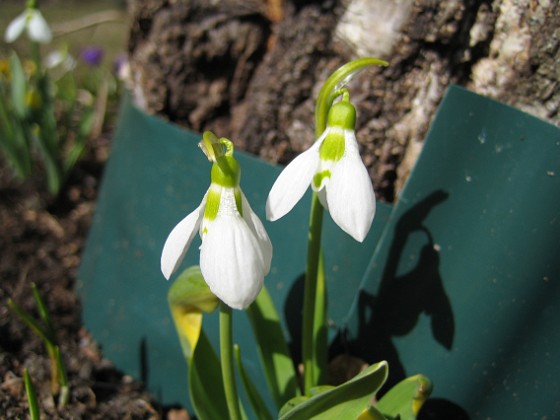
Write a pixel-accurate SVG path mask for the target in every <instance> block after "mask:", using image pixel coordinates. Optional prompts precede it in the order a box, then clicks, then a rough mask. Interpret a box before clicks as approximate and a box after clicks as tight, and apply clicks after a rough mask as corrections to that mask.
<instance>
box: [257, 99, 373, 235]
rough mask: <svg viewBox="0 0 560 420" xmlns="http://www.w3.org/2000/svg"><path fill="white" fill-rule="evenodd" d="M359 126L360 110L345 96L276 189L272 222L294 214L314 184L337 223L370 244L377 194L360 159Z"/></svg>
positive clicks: (269, 207)
mask: <svg viewBox="0 0 560 420" xmlns="http://www.w3.org/2000/svg"><path fill="white" fill-rule="evenodd" d="M355 124H356V110H355V109H354V106H353V105H352V104H351V103H350V101H349V97H348V92H344V94H343V97H342V100H341V101H339V102H337V103H335V104H334V105H333V106H332V107H331V109H330V111H329V115H328V119H327V128H326V130H325V131H324V132H323V134H321V136H320V137H319V138H318V139H317V141H316V142H315V143H314V144H313V145H312V146H311V147H310V148H309V149H308V150H306V151H305V152H303V153H302V154H301V155H299V156H298V157H297V158H295V159H294V160H293V161H292V162H291V163H290V164H289V165H288V166H287V167H286V168H285V169H284V170H283V171H282V173H281V174H280V176H279V177H278V179H277V180H276V182H275V183H274V185H273V186H272V189H271V190H270V193H269V195H268V200H267V202H266V214H267V216H266V217H267V219H268V220H271V221H274V220H277V219H279V218H281V217H282V216H284V215H285V214H286V213H288V212H289V211H290V210H291V209H292V208H293V207H294V206H295V205H296V203H297V202H298V201H299V200H300V199H301V197H302V196H303V195H304V194H305V191H306V190H307V187H308V186H309V185H310V184H311V187H312V188H313V190H314V191H317V192H318V195H319V199H320V200H321V204H322V205H323V207H325V208H326V209H327V210H328V211H329V213H330V214H331V217H332V219H333V220H334V222H335V223H336V224H337V225H338V226H339V227H340V228H341V229H342V230H343V231H344V232H346V233H348V234H349V235H350V236H352V237H353V238H354V239H356V240H357V241H359V242H362V241H363V240H364V238H365V237H366V235H367V233H368V232H369V229H370V227H371V223H372V221H373V216H374V215H375V194H374V192H373V187H372V185H371V180H370V177H369V174H368V172H367V170H366V168H365V166H364V164H363V162H362V160H361V158H360V152H359V149H358V142H357V140H356V134H355V131H354V127H355Z"/></svg>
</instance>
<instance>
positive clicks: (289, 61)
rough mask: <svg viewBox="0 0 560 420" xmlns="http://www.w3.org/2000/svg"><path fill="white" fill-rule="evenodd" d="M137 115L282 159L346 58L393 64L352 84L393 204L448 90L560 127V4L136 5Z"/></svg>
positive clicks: (306, 138) (369, 150) (481, 0)
mask: <svg viewBox="0 0 560 420" xmlns="http://www.w3.org/2000/svg"><path fill="white" fill-rule="evenodd" d="M130 12H131V13H132V16H133V26H132V29H131V34H130V44H129V53H130V64H131V69H132V72H131V74H132V80H131V85H132V88H133V91H134V97H135V99H136V102H137V104H138V105H139V106H141V107H143V108H144V109H145V110H146V111H148V112H151V113H155V114H158V115H161V116H163V117H165V118H168V119H170V120H171V121H175V122H177V123H179V124H182V125H184V126H187V127H189V128H192V129H194V130H198V131H202V130H207V129H210V130H213V131H215V132H216V134H218V135H219V136H225V137H228V138H230V139H232V140H233V141H234V142H235V143H236V144H237V145H238V146H239V147H241V148H244V149H245V150H248V151H250V152H252V153H254V154H257V155H259V156H261V157H263V158H264V159H267V160H269V161H272V162H280V163H287V162H289V161H290V160H291V159H292V158H293V157H294V156H295V155H296V154H298V153H300V152H301V151H303V150H305V149H306V148H307V147H308V146H309V145H310V144H311V143H312V142H313V140H314V138H313V126H312V121H313V107H314V101H315V99H316V97H317V93H318V90H319V89H320V86H321V84H322V83H323V82H324V80H325V79H326V77H328V75H329V74H330V73H331V72H332V71H334V70H335V69H336V68H337V67H338V66H340V65H342V64H343V63H344V62H346V61H348V60H351V59H354V58H357V57H360V56H366V55H367V56H376V57H378V58H383V59H385V60H387V61H389V62H390V66H389V67H387V68H376V69H372V70H369V71H368V72H367V74H365V75H361V76H360V77H358V78H357V80H356V81H354V82H352V84H351V85H350V92H351V98H352V100H353V101H354V102H355V103H356V105H357V110H358V124H357V126H358V127H357V128H358V133H357V136H358V139H359V141H360V144H361V147H362V157H363V159H364V161H365V163H366V166H367V167H368V169H369V171H370V174H371V176H372V179H373V181H374V186H375V189H376V192H377V194H378V196H379V197H380V198H382V199H384V200H386V201H393V200H394V198H395V194H396V192H397V191H398V189H399V188H400V187H401V186H402V184H403V182H404V180H405V179H406V177H407V176H408V173H409V171H410V168H411V167H412V165H413V163H414V161H415V160H416V158H417V156H418V152H419V151H420V149H421V144H422V140H423V138H424V137H425V135H426V132H427V130H428V127H429V125H430V122H431V121H432V118H433V116H434V114H435V111H436V108H437V106H438V104H439V102H440V101H441V99H442V97H443V94H444V92H445V90H446V88H447V86H448V85H449V84H450V83H455V84H459V85H463V86H466V87H467V88H469V89H471V90H473V91H475V92H477V93H480V94H483V95H487V96H490V97H493V98H495V99H498V100H500V101H503V102H505V103H508V104H510V105H513V106H516V107H519V108H521V109H523V110H525V111H527V112H529V113H532V114H534V115H536V116H538V117H540V118H543V119H547V120H549V121H551V122H553V123H555V124H559V123H560V115H559V113H558V108H559V104H560V85H559V80H560V68H559V66H558V65H557V63H558V62H560V59H559V58H560V57H559V56H560V5H559V3H558V2H557V1H553V0H493V1H491V0H486V1H485V0H450V1H434V0H393V1H387V0H352V1H341V0H323V1H320V0H316V1H312V0H307V1H306V0H260V1H259V0H252V1H243V0H222V1H204V0H183V1H181V0H175V1H173V0H137V1H134V2H131V4H130Z"/></svg>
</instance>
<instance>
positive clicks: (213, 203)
mask: <svg viewBox="0 0 560 420" xmlns="http://www.w3.org/2000/svg"><path fill="white" fill-rule="evenodd" d="M221 196H222V194H221V192H220V191H219V190H216V189H214V188H212V187H210V189H209V190H208V195H207V196H206V206H205V207H204V219H205V220H210V221H212V220H214V219H215V218H216V216H217V215H218V210H219V209H220V199H221ZM205 230H206V229H204V230H203V233H206V232H205Z"/></svg>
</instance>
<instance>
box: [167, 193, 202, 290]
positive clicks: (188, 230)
mask: <svg viewBox="0 0 560 420" xmlns="http://www.w3.org/2000/svg"><path fill="white" fill-rule="evenodd" d="M205 204H206V196H204V199H203V200H202V203H201V204H200V206H198V208H197V209H196V210H194V211H193V212H192V213H190V214H189V215H188V216H187V217H185V218H184V219H183V220H181V221H180V222H179V223H178V224H177V226H175V227H174V228H173V230H172V231H171V233H170V234H169V236H168V237H167V240H166V241H165V245H164V246H163V251H162V253H161V271H162V273H163V275H164V276H165V278H166V279H167V280H169V277H171V275H172V274H173V273H174V272H175V270H176V269H177V267H179V265H180V264H181V262H182V261H183V258H184V257H185V254H186V253H187V251H188V249H189V246H190V245H191V242H192V240H193V238H194V236H195V235H196V232H197V231H198V229H199V226H200V222H201V220H202V215H203V213H204V205H205Z"/></svg>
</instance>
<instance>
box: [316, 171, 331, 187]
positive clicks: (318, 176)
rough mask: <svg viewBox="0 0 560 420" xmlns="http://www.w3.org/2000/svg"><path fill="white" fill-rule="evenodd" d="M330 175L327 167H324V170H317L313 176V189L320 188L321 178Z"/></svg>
mask: <svg viewBox="0 0 560 420" xmlns="http://www.w3.org/2000/svg"><path fill="white" fill-rule="evenodd" d="M330 177H331V171H329V170H328V169H325V170H324V171H321V172H317V173H316V174H315V175H314V176H313V186H314V187H315V189H317V190H318V189H319V188H321V185H322V184H323V180H324V179H326V178H330Z"/></svg>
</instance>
